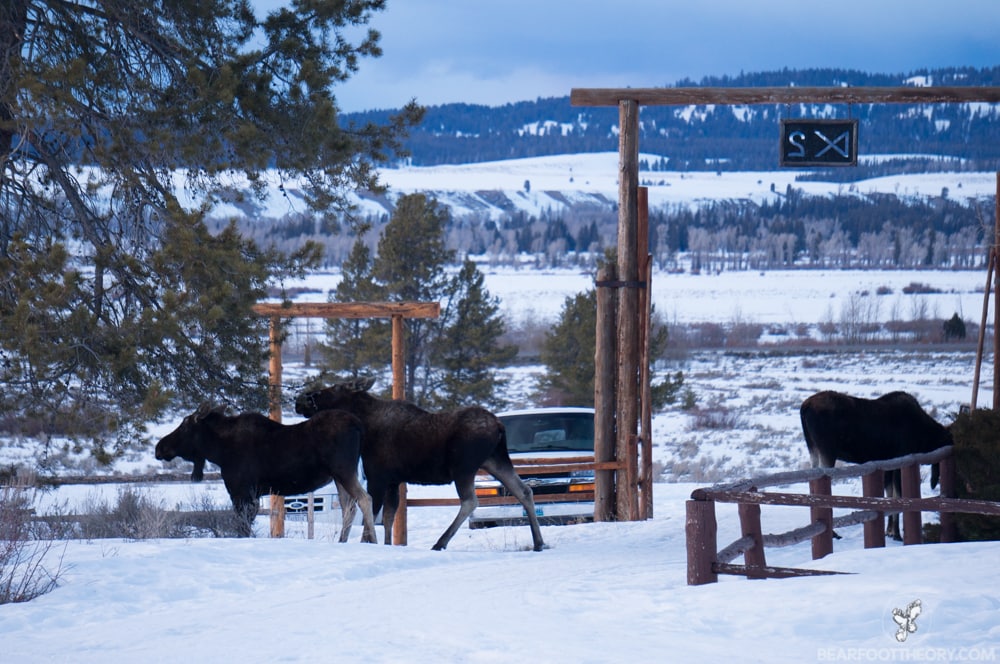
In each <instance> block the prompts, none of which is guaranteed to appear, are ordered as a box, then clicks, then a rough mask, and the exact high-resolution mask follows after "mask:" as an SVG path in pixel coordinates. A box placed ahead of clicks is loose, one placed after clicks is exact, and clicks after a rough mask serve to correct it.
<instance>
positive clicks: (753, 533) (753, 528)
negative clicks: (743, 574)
mask: <svg viewBox="0 0 1000 664" xmlns="http://www.w3.org/2000/svg"><path fill="white" fill-rule="evenodd" d="M737 510H738V512H739V515H740V528H741V529H742V530H743V536H744V537H750V538H751V539H752V540H753V546H751V547H749V548H748V549H747V550H746V551H745V552H744V553H743V560H744V561H745V562H746V566H747V569H748V570H750V572H749V573H748V576H749V577H750V578H764V577H762V576H756V572H755V571H754V570H761V569H764V568H765V567H767V561H766V560H764V539H763V537H762V536H761V532H760V505H750V504H747V503H740V506H739V507H738V508H737Z"/></svg>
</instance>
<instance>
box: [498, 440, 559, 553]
mask: <svg viewBox="0 0 1000 664" xmlns="http://www.w3.org/2000/svg"><path fill="white" fill-rule="evenodd" d="M483 468H485V469H486V471H487V472H488V473H489V474H490V475H492V476H493V477H495V478H497V479H498V480H499V481H500V483H501V484H503V485H504V487H506V489H507V491H509V492H510V494H511V495H512V496H514V497H515V498H517V500H518V502H519V503H521V505H522V506H523V507H524V511H525V514H527V516H528V524H529V525H530V526H531V539H532V541H533V542H534V549H535V551H541V550H542V549H544V548H545V542H543V541H542V529H541V527H540V526H539V524H538V515H537V514H535V498H534V495H533V494H532V493H531V487H529V486H528V485H527V484H525V483H524V481H523V480H522V479H521V478H520V476H518V474H517V471H515V470H514V466H513V465H509V464H506V463H503V464H500V463H496V462H495V461H493V460H492V459H487V460H486V462H485V463H484V464H483Z"/></svg>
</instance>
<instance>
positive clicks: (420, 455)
mask: <svg viewBox="0 0 1000 664" xmlns="http://www.w3.org/2000/svg"><path fill="white" fill-rule="evenodd" d="M374 383H375V380H374V378H360V379H357V380H354V381H348V382H345V383H338V384H335V385H331V386H330V387H327V388H324V389H320V390H316V391H312V392H305V393H303V394H301V395H299V397H298V398H297V399H296V400H295V412H297V413H299V414H300V415H305V416H306V417H308V418H310V420H311V419H312V418H315V417H317V416H319V415H320V414H322V412H325V411H328V410H330V409H341V410H346V411H348V412H350V413H352V414H354V415H356V416H357V417H358V418H360V420H361V422H362V423H363V424H364V428H365V438H364V442H363V443H362V446H361V460H362V464H363V465H364V470H365V476H366V477H367V479H368V492H369V493H370V494H371V497H372V501H373V510H374V512H375V513H376V514H377V513H378V511H379V509H382V508H383V506H384V511H383V514H382V522H383V525H384V526H385V543H386V544H391V543H392V523H393V520H394V519H395V516H396V510H397V509H398V507H399V492H398V491H397V486H398V485H399V484H400V483H403V482H410V483H413V484H450V483H452V482H454V484H455V489H456V491H457V493H458V497H459V500H460V507H459V510H458V515H457V516H456V517H455V520H454V521H453V522H452V523H451V525H449V526H448V528H447V529H446V530H445V531H444V533H443V534H442V535H441V537H440V538H439V539H438V540H437V543H435V544H434V546H433V549H434V550H436V551H441V550H443V549H444V548H445V547H446V546H448V542H449V541H450V540H451V538H452V537H453V536H454V535H455V533H456V532H457V531H458V528H459V527H460V526H461V525H462V523H464V522H465V520H466V519H467V518H468V517H469V515H470V514H471V513H472V511H473V510H474V509H475V508H476V506H477V505H478V502H479V501H478V500H477V498H476V492H475V479H476V471H477V470H479V469H480V468H482V469H484V470H486V471H487V472H488V473H490V474H491V475H493V477H495V478H496V479H497V480H498V481H500V483H501V484H503V485H504V486H505V487H506V488H507V490H508V491H510V493H511V494H512V495H513V496H515V497H516V498H517V500H518V501H519V502H520V503H521V505H522V506H524V510H525V513H526V514H527V517H528V521H529V524H530V526H531V537H532V540H533V543H534V550H535V551H541V550H542V549H543V548H544V547H545V544H544V542H543V541H542V531H541V528H540V527H539V525H538V517H537V516H536V515H535V504H534V499H533V497H532V493H531V489H530V488H529V487H528V486H527V485H526V484H525V483H524V482H523V481H521V478H520V477H518V475H517V473H516V472H515V471H514V464H513V463H512V462H511V460H510V454H509V453H508V452H507V433H506V431H505V429H504V425H503V423H502V422H501V421H500V420H499V419H497V417H496V415H494V414H493V413H491V412H490V411H488V410H486V409H484V408H481V407H478V406H469V407H466V408H461V409H459V410H454V411H446V412H440V413H431V412H428V411H426V410H424V409H423V408H420V407H419V406H417V405H415V404H413V403H410V402H407V401H401V400H386V399H379V398H377V397H374V396H372V395H371V394H369V393H368V390H369V389H370V388H371V386H372V385H373V384H374Z"/></svg>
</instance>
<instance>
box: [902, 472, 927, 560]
mask: <svg viewBox="0 0 1000 664" xmlns="http://www.w3.org/2000/svg"><path fill="white" fill-rule="evenodd" d="M899 472H900V475H901V477H902V487H901V488H902V492H903V498H920V466H907V467H906V468H902V469H900V471H899ZM901 520H902V522H903V524H902V525H903V544H922V543H923V541H924V538H923V533H922V532H921V530H922V527H921V524H920V521H921V519H920V512H918V511H912V512H903V518H902V519H901Z"/></svg>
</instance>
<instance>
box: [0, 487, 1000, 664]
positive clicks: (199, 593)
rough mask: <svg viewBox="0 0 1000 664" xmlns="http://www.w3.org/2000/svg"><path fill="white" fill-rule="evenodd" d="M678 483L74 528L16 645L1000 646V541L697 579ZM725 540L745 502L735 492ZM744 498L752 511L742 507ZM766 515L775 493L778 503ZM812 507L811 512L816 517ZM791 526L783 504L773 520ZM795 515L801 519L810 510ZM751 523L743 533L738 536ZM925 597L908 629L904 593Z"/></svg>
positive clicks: (855, 555) (820, 655)
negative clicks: (639, 492)
mask: <svg viewBox="0 0 1000 664" xmlns="http://www.w3.org/2000/svg"><path fill="white" fill-rule="evenodd" d="M693 486H694V485H687V484H658V485H657V486H656V492H655V496H656V505H655V512H656V518H654V519H652V520H650V521H647V522H642V523H604V524H584V525H578V526H563V527H560V526H552V527H545V528H543V534H544V536H545V538H546V541H547V543H548V545H549V546H550V548H549V549H547V550H545V551H543V552H540V553H534V552H531V551H529V550H525V549H526V548H527V547H530V543H531V538H530V534H529V533H528V532H527V528H506V529H490V530H477V531H471V530H468V529H462V530H460V531H459V533H458V534H457V535H456V537H455V539H454V540H453V541H452V543H451V546H450V547H449V549H448V550H447V551H444V552H434V551H430V550H429V549H430V546H431V544H432V543H433V542H434V540H435V538H436V537H437V536H438V535H439V534H440V532H441V531H442V530H443V529H444V526H445V525H446V524H447V522H448V520H450V518H451V516H452V513H451V511H450V510H449V509H447V508H423V509H420V510H411V513H410V545H409V546H407V547H385V546H382V545H364V544H360V543H359V542H358V537H359V536H360V534H359V533H358V532H357V531H358V530H359V529H358V528H355V532H354V533H353V537H352V541H351V542H350V543H348V544H335V543H333V542H332V541H331V540H330V539H329V536H330V535H331V534H332V532H333V529H334V527H333V526H330V530H329V532H327V533H325V535H326V537H324V538H323V539H317V540H305V539H299V538H288V539H283V540H271V539H264V538H258V539H253V540H243V541H240V540H208V539H200V540H190V541H180V540H160V541H144V542H124V541H91V542H70V543H69V544H68V545H67V547H66V550H65V566H66V573H65V576H64V578H63V582H62V584H61V586H60V587H59V588H58V589H57V590H55V591H54V592H52V593H49V594H47V595H45V596H42V597H40V598H38V599H36V600H33V601H32V602H29V603H26V604H17V605H6V606H0V634H3V660H4V661H7V662H39V663H41V662H46V663H47V662H72V663H74V664H84V663H91V662H93V663H101V664H107V663H119V662H120V663H122V664H125V663H129V664H132V663H135V662H216V661H226V662H274V661H280V662H366V663H368V662H373V663H374V662H378V663H381V662H428V663H437V662H476V663H488V662H516V661H539V662H594V663H597V662H608V661H633V662H730V661H735V660H739V661H742V662H795V663H799V664H801V663H802V662H817V661H820V662H822V661H997V658H998V657H1000V621H998V620H997V615H998V610H1000V597H998V595H997V588H996V583H995V579H996V574H995V561H996V560H997V557H998V556H1000V543H986V544H950V545H926V546H916V547H907V548H904V547H902V546H899V545H897V544H895V543H890V544H889V546H887V547H886V548H885V549H879V550H869V551H865V550H863V549H862V548H860V543H859V541H858V540H859V538H860V532H858V529H857V528H855V529H849V530H848V531H846V532H845V533H843V534H844V535H845V539H844V540H840V541H838V542H837V543H836V544H835V547H836V552H835V553H834V554H833V555H831V556H828V557H827V558H825V559H823V560H821V561H811V560H810V559H809V558H810V556H809V550H808V544H806V545H801V546H798V547H793V548H791V549H778V550H775V551H774V552H772V551H769V552H768V562H769V563H771V564H776V565H798V566H806V567H814V568H822V569H832V570H837V571H842V572H849V573H851V575H848V576H828V577H813V578H802V579H784V580H767V581H748V580H745V579H742V578H739V577H722V579H721V580H720V582H719V583H718V584H711V585H706V586H697V587H689V586H687V585H686V581H685V574H686V572H685V570H686V559H685V544H684V501H685V500H686V499H687V497H688V496H689V495H690V490H691V489H692V488H693ZM719 511H720V513H722V515H721V517H720V545H722V544H723V543H724V542H728V541H730V540H728V539H725V538H724V537H725V536H724V535H723V532H727V533H732V531H733V529H734V527H735V526H736V524H735V516H734V515H733V514H730V513H729V512H728V511H725V510H723V509H720V510H719ZM731 512H735V509H732V510H731ZM765 512H766V508H765ZM800 518H801V517H800ZM787 525H789V524H788V523H787V522H785V520H784V519H783V518H782V517H781V515H780V514H779V516H778V518H770V519H769V518H768V515H767V514H766V513H765V519H764V527H765V532H770V531H769V530H768V529H769V528H777V529H780V530H784V529H785V528H786V526H787ZM790 525H801V524H800V523H799V522H797V521H796V522H793V523H791V524H790ZM733 539H735V536H734V537H733ZM918 599H919V600H920V601H921V605H922V613H921V615H920V616H919V618H917V619H916V620H915V624H916V626H917V631H916V632H914V633H912V634H909V635H908V636H907V638H906V641H905V642H902V643H901V642H899V641H897V639H896V632H897V627H896V625H895V623H893V621H892V610H893V609H895V608H898V609H902V610H905V608H906V607H907V605H909V604H910V603H911V602H913V601H915V600H918Z"/></svg>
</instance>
